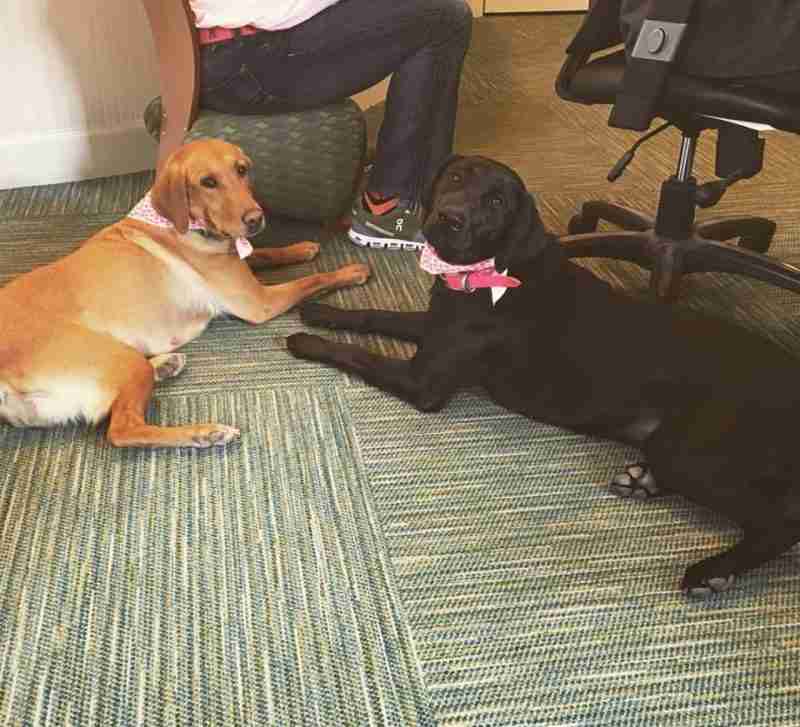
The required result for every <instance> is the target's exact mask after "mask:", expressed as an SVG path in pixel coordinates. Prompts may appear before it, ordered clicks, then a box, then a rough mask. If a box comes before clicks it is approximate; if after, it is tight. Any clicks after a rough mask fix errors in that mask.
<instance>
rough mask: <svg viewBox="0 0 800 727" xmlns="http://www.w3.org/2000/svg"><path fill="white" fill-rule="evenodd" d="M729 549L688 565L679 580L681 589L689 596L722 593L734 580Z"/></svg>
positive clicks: (703, 596) (728, 588) (706, 596)
mask: <svg viewBox="0 0 800 727" xmlns="http://www.w3.org/2000/svg"><path fill="white" fill-rule="evenodd" d="M734 569H735V566H734V564H733V563H732V562H731V555H730V551H726V552H724V553H720V554H719V555H715V556H712V557H711V558H706V559H705V560H701V561H700V562H699V563H695V564H694V565H691V566H689V567H688V568H687V569H686V573H685V575H684V576H683V580H682V581H681V590H683V592H684V593H685V594H686V595H687V596H690V597H691V598H708V596H712V595H714V594H715V593H724V592H725V591H728V590H730V589H731V588H733V585H734V583H735V582H736V573H735V572H733V571H734Z"/></svg>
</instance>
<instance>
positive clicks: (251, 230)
mask: <svg viewBox="0 0 800 727" xmlns="http://www.w3.org/2000/svg"><path fill="white" fill-rule="evenodd" d="M242 222H244V224H245V227H247V234H248V235H255V234H256V233H258V232H261V230H262V229H264V213H263V212H262V211H261V209H260V208H258V207H256V208H255V209H252V210H248V211H247V212H245V213H244V214H243V215H242Z"/></svg>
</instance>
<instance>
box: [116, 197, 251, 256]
mask: <svg viewBox="0 0 800 727" xmlns="http://www.w3.org/2000/svg"><path fill="white" fill-rule="evenodd" d="M128 217H130V218H131V219H132V220H139V222H145V223H146V224H148V225H153V226H154V227H163V228H164V229H167V230H174V229H175V225H173V224H172V222H171V221H170V220H168V219H167V218H166V217H164V216H163V215H161V214H159V213H158V211H157V210H156V208H155V207H154V206H153V200H152V194H151V192H148V193H147V194H146V195H145V196H144V197H143V198H142V199H141V200H140V201H139V202H138V203H137V204H136V206H135V207H134V208H133V209H132V210H131V211H130V212H129V213H128ZM189 229H190V230H201V231H203V232H205V229H206V227H205V225H204V224H203V223H202V222H199V221H197V220H190V221H189ZM235 244H236V252H237V253H238V254H239V257H240V258H241V259H242V260H244V258H246V257H248V256H249V255H252V253H253V246H252V245H251V244H250V240H248V239H247V238H246V237H239V238H237V239H236V242H235Z"/></svg>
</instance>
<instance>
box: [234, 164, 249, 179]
mask: <svg viewBox="0 0 800 727" xmlns="http://www.w3.org/2000/svg"><path fill="white" fill-rule="evenodd" d="M249 171H250V170H249V169H248V168H247V165H246V164H237V165H236V173H237V174H238V175H239V176H240V177H246V176H247V173H248V172H249Z"/></svg>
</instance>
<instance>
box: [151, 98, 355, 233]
mask: <svg viewBox="0 0 800 727" xmlns="http://www.w3.org/2000/svg"><path fill="white" fill-rule="evenodd" d="M160 116H161V114H160V99H158V100H154V101H153V102H151V104H150V106H149V107H148V110H147V111H146V112H145V124H146V125H147V127H148V130H149V131H150V132H151V133H154V132H155V134H157V132H158V130H157V128H154V127H156V126H157V123H156V122H155V121H154V120H155V119H160ZM209 137H211V138H218V139H225V141H229V142H231V143H232V144H237V145H238V146H240V147H242V149H243V150H244V151H245V153H246V154H247V155H248V156H249V157H250V158H251V159H252V160H253V165H254V168H255V177H254V187H255V190H254V191H255V195H256V197H257V198H258V199H259V201H261V202H262V203H264V204H266V205H267V207H268V208H269V209H270V211H271V212H274V213H277V214H280V215H283V216H287V217H292V218H295V219H299V220H313V221H327V220H332V219H335V218H337V217H339V216H340V215H341V214H342V213H344V212H345V211H346V210H347V208H348V206H349V205H350V202H351V201H352V198H353V193H354V190H355V186H356V184H357V182H358V179H359V178H360V176H361V173H362V170H363V167H364V158H365V153H366V138H367V136H366V123H365V120H364V115H363V113H362V112H361V109H360V108H359V107H358V105H357V104H356V103H355V102H354V101H352V100H350V99H347V100H344V101H341V102H339V103H335V104H331V105H329V106H324V107H320V108H316V109H311V110H308V111H298V112H291V113H276V114H270V115H264V116H261V115H248V116H236V115H232V114H223V113H218V112H216V111H209V110H205V109H201V111H200V113H199V115H198V117H197V120H196V121H195V123H194V124H193V125H192V128H191V129H190V131H189V133H188V134H187V135H186V140H187V141H192V140H194V139H201V138H209Z"/></svg>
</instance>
